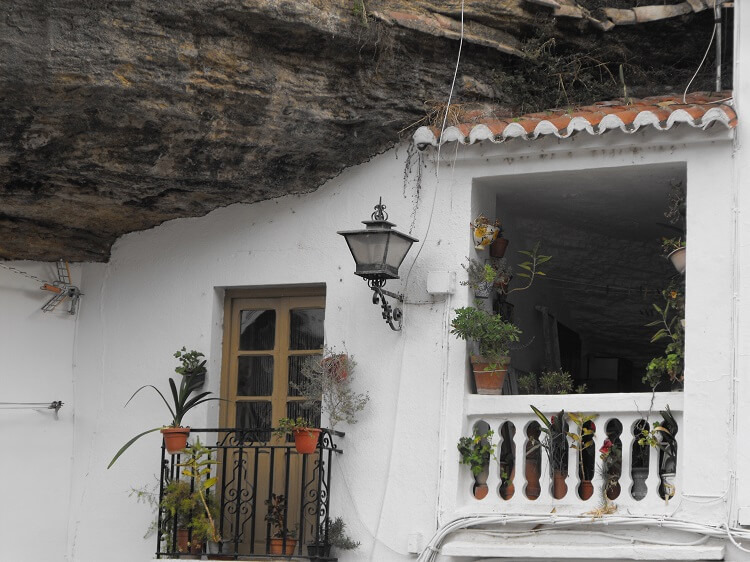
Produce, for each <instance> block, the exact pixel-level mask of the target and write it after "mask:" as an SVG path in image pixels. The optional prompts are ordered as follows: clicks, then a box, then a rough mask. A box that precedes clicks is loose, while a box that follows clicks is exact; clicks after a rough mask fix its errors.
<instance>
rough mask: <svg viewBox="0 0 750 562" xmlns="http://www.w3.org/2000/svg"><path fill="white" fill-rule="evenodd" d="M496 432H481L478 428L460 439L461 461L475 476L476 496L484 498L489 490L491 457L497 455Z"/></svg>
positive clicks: (459, 451)
mask: <svg viewBox="0 0 750 562" xmlns="http://www.w3.org/2000/svg"><path fill="white" fill-rule="evenodd" d="M494 434H495V433H494V432H493V431H492V430H491V429H489V430H487V432H485V433H479V431H477V430H476V429H475V430H474V433H473V435H472V436H471V437H461V438H460V439H459V440H458V445H457V447H458V453H459V455H460V458H459V461H458V462H460V463H461V464H465V465H467V466H468V467H469V468H470V469H471V474H472V475H473V476H474V497H476V498H477V499H480V500H481V499H483V498H484V497H485V496H486V495H487V492H488V488H487V477H488V476H489V464H490V458H494V457H495V445H494V444H493V443H492V436H493V435H494Z"/></svg>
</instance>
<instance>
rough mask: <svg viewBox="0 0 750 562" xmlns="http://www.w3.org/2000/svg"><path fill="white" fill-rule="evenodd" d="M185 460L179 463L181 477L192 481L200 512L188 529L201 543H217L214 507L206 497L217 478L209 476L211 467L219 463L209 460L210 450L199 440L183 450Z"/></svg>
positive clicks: (217, 535)
mask: <svg viewBox="0 0 750 562" xmlns="http://www.w3.org/2000/svg"><path fill="white" fill-rule="evenodd" d="M185 455H186V457H187V459H186V460H185V461H184V462H181V463H179V464H178V465H177V466H179V467H181V468H182V470H181V471H180V472H181V473H182V475H183V476H186V477H188V478H190V479H191V480H192V481H193V488H194V492H193V493H194V494H196V495H197V496H198V500H199V502H200V506H201V508H202V509H201V510H199V513H198V514H195V515H194V516H193V519H192V521H191V523H190V527H191V528H192V529H193V538H194V539H196V538H197V539H198V540H201V541H205V540H211V541H214V542H219V541H220V540H221V536H220V535H219V532H218V531H217V530H216V523H215V521H216V510H215V506H214V507H213V508H212V506H211V505H210V503H209V498H211V497H212V496H208V493H209V491H210V489H211V488H212V487H214V486H216V482H217V478H216V477H215V476H211V466H213V465H215V464H219V461H216V460H213V459H212V458H211V450H210V449H208V448H207V447H205V446H203V444H202V443H201V442H200V439H197V438H196V440H195V443H193V444H192V445H190V446H189V447H187V448H186V449H185Z"/></svg>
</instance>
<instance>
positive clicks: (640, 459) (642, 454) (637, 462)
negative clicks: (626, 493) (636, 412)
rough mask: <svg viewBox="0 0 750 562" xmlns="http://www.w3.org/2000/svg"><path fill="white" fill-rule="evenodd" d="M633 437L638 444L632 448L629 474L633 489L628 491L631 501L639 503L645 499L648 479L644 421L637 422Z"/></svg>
mask: <svg viewBox="0 0 750 562" xmlns="http://www.w3.org/2000/svg"><path fill="white" fill-rule="evenodd" d="M634 430H635V435H636V436H638V437H639V439H638V442H637V443H636V444H635V445H634V446H633V466H632V468H631V469H630V474H631V476H632V478H633V487H632V488H631V490H630V493H631V495H632V496H633V499H634V500H636V501H640V500H642V499H643V498H645V497H646V494H647V493H648V486H646V479H647V478H648V461H649V446H648V444H647V443H646V442H645V440H644V439H643V437H644V436H647V435H648V433H649V431H648V423H647V422H646V420H639V421H638V422H636V424H635V427H634Z"/></svg>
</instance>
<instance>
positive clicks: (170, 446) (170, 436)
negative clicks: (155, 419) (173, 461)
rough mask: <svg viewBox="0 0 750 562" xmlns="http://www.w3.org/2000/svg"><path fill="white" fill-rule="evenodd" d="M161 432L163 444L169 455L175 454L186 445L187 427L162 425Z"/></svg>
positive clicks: (188, 431) (188, 432)
mask: <svg viewBox="0 0 750 562" xmlns="http://www.w3.org/2000/svg"><path fill="white" fill-rule="evenodd" d="M161 434H162V435H163V436H164V446H165V447H166V449H167V452H168V453H169V454H170V455H176V454H177V453H179V452H181V451H183V450H184V449H185V447H187V440H188V435H190V428H189V427H162V428H161Z"/></svg>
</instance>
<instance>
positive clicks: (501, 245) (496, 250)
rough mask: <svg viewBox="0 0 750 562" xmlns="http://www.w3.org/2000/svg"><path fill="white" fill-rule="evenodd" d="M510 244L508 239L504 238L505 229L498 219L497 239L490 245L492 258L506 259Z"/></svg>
mask: <svg viewBox="0 0 750 562" xmlns="http://www.w3.org/2000/svg"><path fill="white" fill-rule="evenodd" d="M509 243H510V241H509V240H508V239H507V238H503V227H502V226H501V225H500V220H499V219H498V227H497V238H495V241H494V242H493V243H492V244H490V256H491V257H493V258H502V257H504V256H505V251H506V250H507V249H508V244H509Z"/></svg>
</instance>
